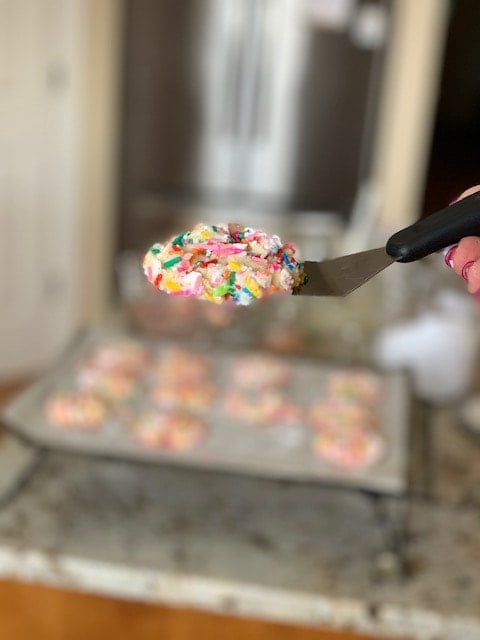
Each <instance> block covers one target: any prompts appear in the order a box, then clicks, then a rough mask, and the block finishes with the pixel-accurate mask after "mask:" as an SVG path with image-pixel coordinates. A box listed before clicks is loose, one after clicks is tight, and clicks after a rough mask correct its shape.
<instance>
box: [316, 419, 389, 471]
mask: <svg viewBox="0 0 480 640" xmlns="http://www.w3.org/2000/svg"><path fill="white" fill-rule="evenodd" d="M313 450H314V452H315V454H316V455H317V456H318V457H319V458H320V459H321V460H323V461H325V462H328V463H329V464H331V465H333V466H335V467H339V468H342V469H349V470H360V469H364V468H366V467H369V466H371V465H372V464H374V463H376V462H378V460H380V458H381V457H382V456H383V454H384V451H385V443H384V440H383V438H382V437H381V436H380V435H379V434H378V433H376V432H374V431H372V430H370V429H366V428H362V427H353V428H351V429H349V430H348V431H346V430H339V431H335V430H332V429H329V430H327V429H325V430H322V431H318V432H317V433H316V434H315V437H314V440H313Z"/></svg>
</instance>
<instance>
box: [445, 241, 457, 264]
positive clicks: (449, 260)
mask: <svg viewBox="0 0 480 640" xmlns="http://www.w3.org/2000/svg"><path fill="white" fill-rule="evenodd" d="M456 249H457V245H456V244H455V245H453V246H452V247H450V248H449V249H447V252H446V253H445V264H446V265H447V267H450V269H453V254H454V253H455V251H456Z"/></svg>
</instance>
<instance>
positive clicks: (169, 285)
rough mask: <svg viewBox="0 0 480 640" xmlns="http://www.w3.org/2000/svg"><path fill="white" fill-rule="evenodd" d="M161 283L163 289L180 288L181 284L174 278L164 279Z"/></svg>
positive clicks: (178, 289)
mask: <svg viewBox="0 0 480 640" xmlns="http://www.w3.org/2000/svg"><path fill="white" fill-rule="evenodd" d="M163 284H164V287H165V289H168V290H169V291H180V290H181V286H180V285H179V284H178V282H175V281H174V280H165V281H164V283H163Z"/></svg>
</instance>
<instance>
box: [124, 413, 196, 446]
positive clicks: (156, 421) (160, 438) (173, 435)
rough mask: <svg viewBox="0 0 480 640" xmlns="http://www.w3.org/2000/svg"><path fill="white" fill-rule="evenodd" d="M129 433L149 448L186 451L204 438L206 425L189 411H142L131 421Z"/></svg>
mask: <svg viewBox="0 0 480 640" xmlns="http://www.w3.org/2000/svg"><path fill="white" fill-rule="evenodd" d="M129 433H130V435H131V436H132V437H133V438H134V440H136V441H137V442H138V443H139V444H141V445H143V446H145V447H148V448H154V449H164V450H169V451H186V450H188V449H193V448H194V447H196V446H197V445H198V444H199V443H200V442H201V441H202V440H203V438H204V437H205V434H206V426H205V424H204V423H203V422H202V421H201V420H199V419H198V418H196V417H194V416H192V415H190V414H187V413H162V412H160V411H154V410H151V411H145V412H143V413H141V414H140V415H138V416H137V417H136V418H135V419H134V420H133V421H132V422H131V423H130V426H129Z"/></svg>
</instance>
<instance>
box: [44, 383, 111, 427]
mask: <svg viewBox="0 0 480 640" xmlns="http://www.w3.org/2000/svg"><path fill="white" fill-rule="evenodd" d="M45 415H46V417H47V420H48V421H49V422H50V423H51V424H53V425H54V426H56V427H60V428H62V429H66V430H80V431H97V430H98V429H100V427H101V426H102V424H103V422H104V420H105V418H106V415H107V408H106V406H105V404H104V403H103V402H102V400H101V399H100V398H98V396H96V395H94V394H93V393H90V392H89V391H70V392H59V393H56V394H54V395H52V396H50V398H48V400H47V402H46V405H45Z"/></svg>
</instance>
